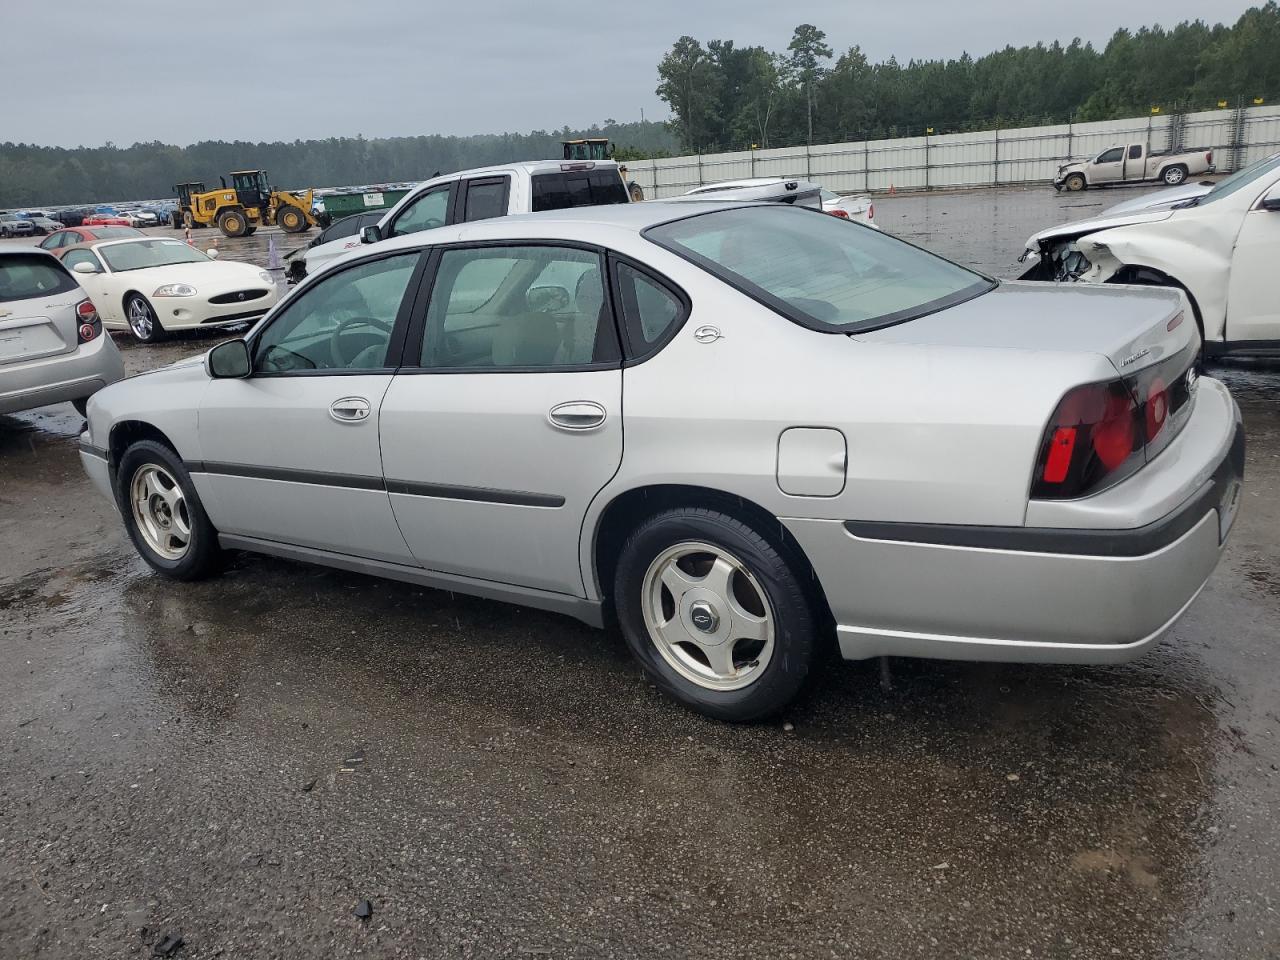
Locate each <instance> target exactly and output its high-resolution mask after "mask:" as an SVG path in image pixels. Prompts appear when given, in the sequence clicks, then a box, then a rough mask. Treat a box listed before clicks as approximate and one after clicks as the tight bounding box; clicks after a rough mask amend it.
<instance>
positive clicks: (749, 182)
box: [685, 177, 799, 196]
mask: <svg viewBox="0 0 1280 960" xmlns="http://www.w3.org/2000/svg"><path fill="white" fill-rule="evenodd" d="M798 179H799V177H749V178H747V179H745V180H721V181H719V182H718V183H705V184H703V185H702V186H700V187H694V188H693V189H692V190H689V191H687V192H686V193H685V196H689V195H690V194H695V193H715V192H716V191H717V190H732V189H734V188H736V187H768V186H772V185H773V184H775V183H785V182H786V181H787V180H798Z"/></svg>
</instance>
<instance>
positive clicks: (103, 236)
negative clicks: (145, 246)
mask: <svg viewBox="0 0 1280 960" xmlns="http://www.w3.org/2000/svg"><path fill="white" fill-rule="evenodd" d="M145 236H146V234H145V233H143V232H142V231H141V230H138V229H136V228H134V227H107V226H103V227H67V228H66V229H64V230H57V231H55V232H53V233H51V234H49V235H48V236H47V237H45V238H44V239H43V240H41V241H40V246H42V247H44V249H46V250H53V251H57V250H61V249H62V248H63V247H74V246H75V245H76V244H77V243H90V242H92V241H94V240H123V239H124V238H125V237H145Z"/></svg>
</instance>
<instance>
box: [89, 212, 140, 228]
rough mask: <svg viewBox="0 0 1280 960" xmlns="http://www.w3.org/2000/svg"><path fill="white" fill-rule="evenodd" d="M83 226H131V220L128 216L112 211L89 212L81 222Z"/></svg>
mask: <svg viewBox="0 0 1280 960" xmlns="http://www.w3.org/2000/svg"><path fill="white" fill-rule="evenodd" d="M81 226H85V227H132V226H133V221H132V220H130V219H129V218H128V217H123V216H117V215H116V214H114V213H91V214H89V216H87V217H85V218H84V220H83V221H82V222H81Z"/></svg>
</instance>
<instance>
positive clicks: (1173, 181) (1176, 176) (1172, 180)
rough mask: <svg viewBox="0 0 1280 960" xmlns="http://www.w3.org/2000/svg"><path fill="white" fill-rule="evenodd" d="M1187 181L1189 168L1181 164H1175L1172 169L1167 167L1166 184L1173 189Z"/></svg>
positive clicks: (1165, 173)
mask: <svg viewBox="0 0 1280 960" xmlns="http://www.w3.org/2000/svg"><path fill="white" fill-rule="evenodd" d="M1186 179H1187V168H1186V167H1184V166H1182V165H1181V164H1178V163H1175V164H1174V165H1173V166H1172V167H1166V168H1165V171H1164V182H1165V183H1167V184H1168V185H1169V186H1171V187H1176V186H1177V185H1178V184H1180V183H1182V182H1183V181H1185V180H1186Z"/></svg>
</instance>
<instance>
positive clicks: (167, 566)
mask: <svg viewBox="0 0 1280 960" xmlns="http://www.w3.org/2000/svg"><path fill="white" fill-rule="evenodd" d="M116 502H117V503H118V504H119V506H120V514H121V516H123V517H124V524H125V528H126V529H127V530H128V531H129V539H130V540H132V541H133V545H134V547H135V548H136V549H137V551H138V553H139V554H140V555H141V556H142V559H143V560H145V561H147V563H148V564H150V566H151V568H152V569H154V570H155V571H156V572H157V573H161V574H164V575H165V576H166V577H171V578H172V579H174V580H200V579H202V578H204V577H207V576H209V575H210V574H212V573H215V572H216V571H217V569H218V566H219V562H220V560H221V553H222V551H221V548H220V547H219V545H218V533H217V531H216V530H215V529H214V528H213V524H212V523H210V522H209V517H208V516H207V515H206V514H205V512H204V506H203V505H202V504H201V503H200V496H199V494H197V493H196V489H195V486H194V485H193V484H192V482H191V475H190V474H189V473H187V469H186V467H184V466H183V464H182V460H181V459H180V458H179V457H178V455H177V454H176V453H174V452H173V451H172V450H171V449H169V448H168V447H167V446H165V445H164V444H162V443H157V442H156V441H154V440H140V441H138V442H137V443H135V444H133V445H132V446H131V447H129V448H128V449H127V450H126V451H125V452H124V455H123V456H122V457H121V458H120V466H119V467H118V469H117V470H116Z"/></svg>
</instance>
